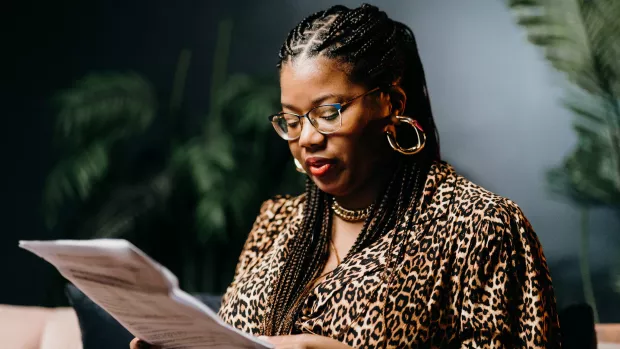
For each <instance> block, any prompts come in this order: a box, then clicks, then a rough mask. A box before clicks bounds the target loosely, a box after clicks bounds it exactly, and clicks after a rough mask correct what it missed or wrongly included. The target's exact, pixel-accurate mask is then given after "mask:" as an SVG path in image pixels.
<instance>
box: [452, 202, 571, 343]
mask: <svg viewBox="0 0 620 349" xmlns="http://www.w3.org/2000/svg"><path fill="white" fill-rule="evenodd" d="M478 227H479V229H478V231H477V233H476V236H477V237H476V239H475V242H474V246H472V249H471V258H470V259H468V260H469V261H470V265H469V267H468V268H467V271H466V276H465V278H464V280H465V283H466V285H464V289H463V293H464V294H463V296H464V298H463V303H462V311H461V315H460V320H461V340H462V341H461V343H462V348H480V349H483V348H484V349H486V348H489V349H490V348H532V349H533V348H553V349H555V348H560V346H561V345H560V334H559V333H560V332H559V324H558V316H557V312H556V306H555V295H554V293H553V288H552V284H551V277H550V275H549V271H548V268H547V263H546V260H545V256H544V254H543V251H542V248H541V245H540V242H539V240H538V238H537V236H536V234H535V232H534V230H533V229H532V226H531V225H530V223H529V222H528V220H527V219H526V218H525V216H524V215H523V213H522V212H521V210H520V209H519V207H518V206H517V205H516V204H514V203H512V202H511V201H508V200H507V202H504V203H503V204H498V205H497V207H493V208H492V209H489V210H488V211H487V214H486V215H485V217H484V218H483V219H482V220H481V221H480V223H479V226H478Z"/></svg>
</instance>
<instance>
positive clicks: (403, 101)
mask: <svg viewBox="0 0 620 349" xmlns="http://www.w3.org/2000/svg"><path fill="white" fill-rule="evenodd" d="M388 93H389V95H390V102H391V103H392V113H391V114H392V115H405V106H406V105H407V94H406V93H405V90H403V88H402V87H400V86H398V85H393V86H392V87H390V89H389V92H388Z"/></svg>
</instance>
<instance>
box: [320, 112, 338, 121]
mask: <svg viewBox="0 0 620 349" xmlns="http://www.w3.org/2000/svg"><path fill="white" fill-rule="evenodd" d="M337 117H338V113H332V114H328V115H324V116H321V118H322V119H325V120H334V119H336V118H337Z"/></svg>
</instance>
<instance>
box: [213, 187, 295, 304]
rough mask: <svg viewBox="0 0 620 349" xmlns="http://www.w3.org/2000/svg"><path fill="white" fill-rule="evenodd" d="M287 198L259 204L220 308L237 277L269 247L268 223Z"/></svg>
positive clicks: (229, 293)
mask: <svg viewBox="0 0 620 349" xmlns="http://www.w3.org/2000/svg"><path fill="white" fill-rule="evenodd" d="M289 199H290V198H289V197H276V198H274V199H270V200H267V201H265V202H263V204H262V205H261V208H260V211H259V214H258V216H257V217H256V220H255V221H254V224H253V226H252V230H250V234H249V235H248V237H247V239H246V241H245V244H244V245H243V248H242V249H241V254H240V256H239V261H238V262H237V266H236V268H235V274H234V277H233V281H232V283H231V284H230V286H228V289H227V291H226V293H225V294H224V297H223V298H222V308H225V307H224V305H225V304H226V303H227V302H228V300H229V298H230V295H231V292H233V290H234V286H235V284H236V282H237V280H238V279H239V277H241V276H242V275H243V274H244V273H245V272H246V271H247V270H248V268H249V267H250V266H251V265H254V264H256V263H258V262H260V258H261V257H262V255H263V254H264V253H265V252H266V251H267V250H268V249H269V248H270V247H271V244H272V243H273V238H272V237H271V236H270V233H269V225H270V223H272V222H273V220H274V218H275V217H276V215H278V213H279V211H280V210H281V208H282V207H283V206H285V204H286V203H287V201H290V200H289Z"/></svg>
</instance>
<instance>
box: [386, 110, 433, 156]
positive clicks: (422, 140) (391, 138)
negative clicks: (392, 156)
mask: <svg viewBox="0 0 620 349" xmlns="http://www.w3.org/2000/svg"><path fill="white" fill-rule="evenodd" d="M395 118H396V120H397V124H399V123H401V122H404V123H405V124H407V125H409V126H411V127H412V128H413V129H414V130H415V133H416V135H417V137H418V144H416V145H414V146H413V147H410V148H403V147H402V146H401V145H400V144H398V141H397V140H396V130H395V129H394V127H389V128H388V129H387V130H386V131H385V135H386V136H387V139H388V143H390V147H392V149H394V150H395V151H397V152H399V153H401V154H404V155H414V154H417V153H419V152H420V151H422V149H424V146H425V145H426V133H424V131H423V130H422V127H421V126H420V124H419V123H418V121H417V120H414V119H412V118H410V117H408V116H395Z"/></svg>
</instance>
